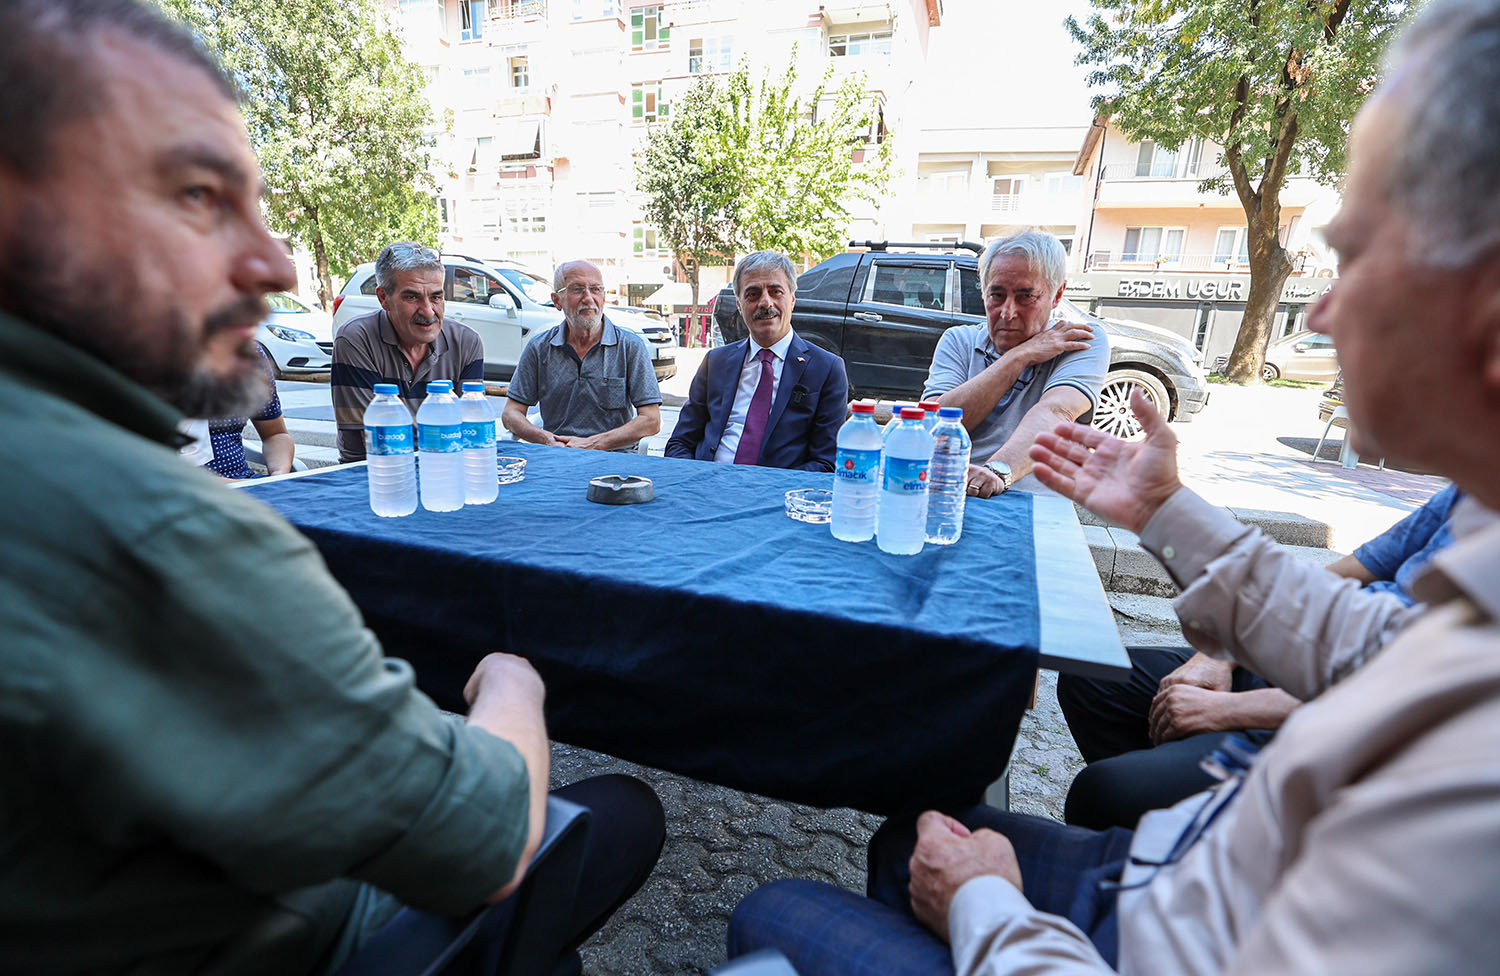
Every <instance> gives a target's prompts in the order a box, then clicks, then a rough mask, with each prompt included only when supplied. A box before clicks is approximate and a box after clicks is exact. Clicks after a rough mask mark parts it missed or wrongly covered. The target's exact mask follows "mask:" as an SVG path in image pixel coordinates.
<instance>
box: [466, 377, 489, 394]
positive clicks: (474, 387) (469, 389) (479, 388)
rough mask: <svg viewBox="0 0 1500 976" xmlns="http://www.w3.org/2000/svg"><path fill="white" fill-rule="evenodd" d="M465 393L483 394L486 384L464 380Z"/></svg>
mask: <svg viewBox="0 0 1500 976" xmlns="http://www.w3.org/2000/svg"><path fill="white" fill-rule="evenodd" d="M464 392H465V393H483V392H484V383H483V382H481V381H479V380H464Z"/></svg>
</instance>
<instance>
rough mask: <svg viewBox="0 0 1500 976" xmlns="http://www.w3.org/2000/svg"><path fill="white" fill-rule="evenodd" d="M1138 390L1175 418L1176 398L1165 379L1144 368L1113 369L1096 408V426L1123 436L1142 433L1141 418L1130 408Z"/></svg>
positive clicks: (1152, 403) (1153, 403)
mask: <svg viewBox="0 0 1500 976" xmlns="http://www.w3.org/2000/svg"><path fill="white" fill-rule="evenodd" d="M1136 390H1140V391H1141V392H1142V393H1144V394H1146V399H1148V400H1150V401H1151V405H1152V406H1154V407H1156V409H1157V410H1158V411H1159V412H1161V414H1162V415H1163V416H1166V418H1167V419H1168V420H1171V419H1172V418H1171V410H1172V401H1171V400H1170V399H1169V398H1168V397H1167V388H1166V387H1165V386H1163V385H1162V382H1161V380H1159V379H1157V378H1156V377H1155V376H1152V375H1151V374H1150V373H1148V372H1146V371H1145V370H1140V369H1116V370H1111V371H1110V372H1109V373H1108V374H1106V375H1105V377H1104V388H1103V389H1101V390H1100V391H1099V406H1098V407H1096V408H1095V409H1094V427H1095V429H1097V430H1102V431H1104V433H1106V434H1110V435H1112V436H1114V437H1118V438H1120V439H1121V440H1127V441H1128V440H1134V439H1136V438H1137V437H1140V436H1141V433H1142V429H1141V422H1140V421H1139V420H1136V419H1135V414H1134V413H1133V412H1131V409H1130V396H1131V394H1133V393H1134V392H1135V391H1136Z"/></svg>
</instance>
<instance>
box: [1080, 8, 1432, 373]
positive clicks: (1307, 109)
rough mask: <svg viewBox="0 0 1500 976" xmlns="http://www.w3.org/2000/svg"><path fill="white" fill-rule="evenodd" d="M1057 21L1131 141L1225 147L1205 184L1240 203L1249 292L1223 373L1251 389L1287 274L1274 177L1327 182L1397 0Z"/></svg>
mask: <svg viewBox="0 0 1500 976" xmlns="http://www.w3.org/2000/svg"><path fill="white" fill-rule="evenodd" d="M1091 3H1092V5H1093V6H1094V8H1095V9H1096V10H1097V11H1105V12H1106V15H1101V14H1099V13H1094V14H1093V15H1092V16H1090V17H1089V18H1088V23H1087V26H1086V27H1085V26H1081V25H1080V24H1079V23H1078V21H1077V19H1076V18H1073V17H1069V18H1068V20H1067V28H1068V31H1069V33H1071V34H1072V35H1073V38H1074V40H1076V41H1077V42H1078V43H1080V44H1082V45H1083V48H1084V51H1083V53H1082V54H1080V55H1079V56H1078V63H1079V64H1091V65H1097V66H1099V70H1096V71H1094V72H1093V73H1092V74H1090V76H1089V84H1090V85H1092V86H1099V87H1107V88H1111V89H1112V91H1111V92H1109V93H1107V94H1103V95H1100V96H1096V97H1095V98H1094V107H1095V110H1096V111H1098V112H1099V113H1101V114H1107V115H1109V116H1110V117H1111V118H1112V119H1113V120H1114V122H1115V123H1116V124H1117V125H1118V126H1119V127H1120V129H1121V130H1123V131H1124V132H1125V133H1126V134H1128V135H1129V136H1130V137H1131V138H1133V139H1136V140H1138V141H1140V140H1146V139H1151V140H1153V141H1154V142H1156V143H1157V144H1158V145H1160V146H1163V147H1165V148H1168V149H1178V148H1180V147H1181V146H1182V145H1183V143H1185V142H1187V141H1188V140H1190V139H1195V138H1196V139H1204V140H1209V141H1212V142H1215V143H1217V144H1219V145H1220V146H1222V147H1223V153H1222V155H1221V156H1220V157H1219V161H1220V163H1221V164H1222V165H1223V167H1224V168H1225V170H1226V172H1225V173H1224V174H1222V175H1219V176H1216V177H1213V178H1210V179H1208V180H1205V181H1204V182H1203V184H1202V189H1203V190H1204V191H1205V192H1209V191H1217V192H1220V193H1223V192H1226V191H1227V190H1228V189H1230V188H1232V189H1233V190H1234V193H1235V195H1236V196H1237V197H1238V199H1239V201H1240V205H1241V207H1242V208H1243V209H1244V211H1245V220H1246V237H1247V242H1248V245H1249V252H1250V293H1249V295H1248V297H1247V299H1246V302H1245V317H1244V320H1243V322H1242V323H1241V325H1240V331H1239V334H1238V335H1237V336H1236V337H1235V343H1234V351H1233V352H1232V353H1231V354H1230V357H1229V365H1228V367H1227V369H1226V375H1227V378H1228V379H1229V380H1230V381H1232V382H1235V383H1252V382H1255V381H1256V380H1257V379H1258V378H1259V376H1260V371H1261V367H1262V364H1263V363H1264V361H1265V350H1266V342H1267V340H1268V339H1269V338H1270V335H1271V324H1272V321H1273V318H1274V315H1275V312H1276V306H1277V303H1278V302H1279V301H1280V298H1281V289H1282V286H1283V285H1284V284H1285V282H1286V279H1287V276H1288V275H1289V274H1290V273H1291V270H1292V262H1291V259H1290V258H1289V257H1288V255H1287V252H1286V249H1285V248H1284V247H1283V246H1282V243H1281V239H1280V235H1279V229H1280V226H1281V201H1280V194H1281V188H1282V185H1283V184H1284V183H1285V182H1286V178H1287V174H1288V173H1298V172H1305V173H1307V174H1308V175H1311V176H1313V177H1315V178H1317V179H1318V180H1319V181H1320V182H1323V183H1327V184H1330V185H1332V184H1333V183H1336V182H1337V181H1338V180H1339V179H1340V178H1341V177H1342V175H1343V172H1344V152H1345V146H1346V143H1347V140H1348V135H1349V124H1350V122H1351V121H1352V119H1353V117H1354V113H1355V111H1356V110H1357V109H1358V108H1359V105H1360V102H1361V101H1363V99H1364V97H1365V96H1366V95H1367V94H1368V93H1369V92H1370V90H1371V89H1372V88H1373V87H1374V84H1375V80H1376V77H1377V75H1378V73H1379V69H1380V54H1381V51H1382V50H1383V49H1384V47H1385V44H1386V42H1387V41H1388V40H1389V39H1390V37H1391V36H1392V34H1393V33H1394V32H1395V30H1396V28H1397V26H1398V23H1399V21H1400V19H1401V15H1402V13H1403V12H1404V11H1405V10H1406V8H1407V7H1408V6H1417V5H1419V4H1408V3H1405V2H1402V0H1151V2H1139V0H1091Z"/></svg>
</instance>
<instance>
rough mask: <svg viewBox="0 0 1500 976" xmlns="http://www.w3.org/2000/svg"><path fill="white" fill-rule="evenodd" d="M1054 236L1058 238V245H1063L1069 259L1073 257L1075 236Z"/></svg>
mask: <svg viewBox="0 0 1500 976" xmlns="http://www.w3.org/2000/svg"><path fill="white" fill-rule="evenodd" d="M1054 236H1056V237H1057V243H1059V244H1061V245H1062V247H1063V253H1064V254H1066V255H1068V256H1069V257H1072V255H1073V235H1071V234H1057V235H1054Z"/></svg>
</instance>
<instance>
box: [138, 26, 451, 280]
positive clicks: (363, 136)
mask: <svg viewBox="0 0 1500 976" xmlns="http://www.w3.org/2000/svg"><path fill="white" fill-rule="evenodd" d="M157 2H158V3H159V4H160V5H161V6H162V7H163V8H165V9H166V10H167V11H169V12H170V13H172V14H173V15H175V16H176V17H178V18H179V19H181V20H182V21H184V22H185V23H186V24H187V25H188V26H189V27H190V28H191V29H192V30H193V32H194V33H195V34H197V36H198V37H199V38H200V39H201V40H202V41H203V43H204V44H205V45H206V46H207V47H208V48H209V50H211V51H213V52H214V54H215V55H217V56H218V58H219V60H220V61H221V62H222V63H223V65H224V68H225V70H226V71H227V72H228V73H229V76H230V77H231V78H232V79H233V80H234V82H235V84H236V85H238V87H239V89H240V91H241V93H242V97H241V109H242V110H243V112H244V116H245V124H246V126H247V127H248V129H249V133H250V141H251V144H252V145H253V146H254V148H255V152H256V155H257V157H258V158H259V160H260V165H261V169H262V172H263V176H264V179H265V182H266V211H267V220H268V222H269V223H270V225H271V227H272V229H274V230H276V231H279V232H281V233H285V234H288V235H289V236H290V237H291V238H292V240H294V241H296V242H297V243H299V244H302V245H304V246H306V247H307V248H308V249H309V250H310V251H312V254H313V258H314V261H315V262H316V265H317V274H318V299H319V301H321V302H322V303H323V307H324V308H325V309H326V308H328V307H329V305H330V303H331V302H332V301H333V295H334V290H333V279H332V276H333V275H334V274H338V275H339V276H341V277H342V276H344V275H347V274H349V273H350V272H351V271H352V270H353V269H354V267H355V265H357V264H359V263H361V262H363V261H368V260H370V259H371V258H373V257H374V255H375V253H376V252H377V251H378V250H379V249H380V248H381V247H382V246H383V245H385V244H387V243H389V242H390V241H392V240H415V241H420V242H422V243H426V244H436V242H437V206H436V202H435V199H434V195H435V188H434V187H433V186H432V180H431V177H430V175H429V174H428V165H429V162H430V158H429V154H428V152H427V150H426V148H425V147H424V145H423V132H424V130H425V129H426V128H427V127H428V125H429V122H430V114H431V113H430V109H429V106H428V102H427V96H426V94H425V91H424V86H423V79H422V74H421V70H420V68H418V67H417V66H416V65H415V64H413V63H411V62H410V61H408V60H406V58H405V57H404V56H403V55H402V53H401V43H400V38H399V36H398V35H397V34H396V33H395V29H394V28H393V27H392V26H391V25H390V23H389V22H388V19H387V17H386V15H385V14H384V13H383V12H382V11H381V10H379V9H378V8H377V7H376V5H375V4H374V3H373V2H372V0H297V2H296V3H286V2H283V0H157Z"/></svg>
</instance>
